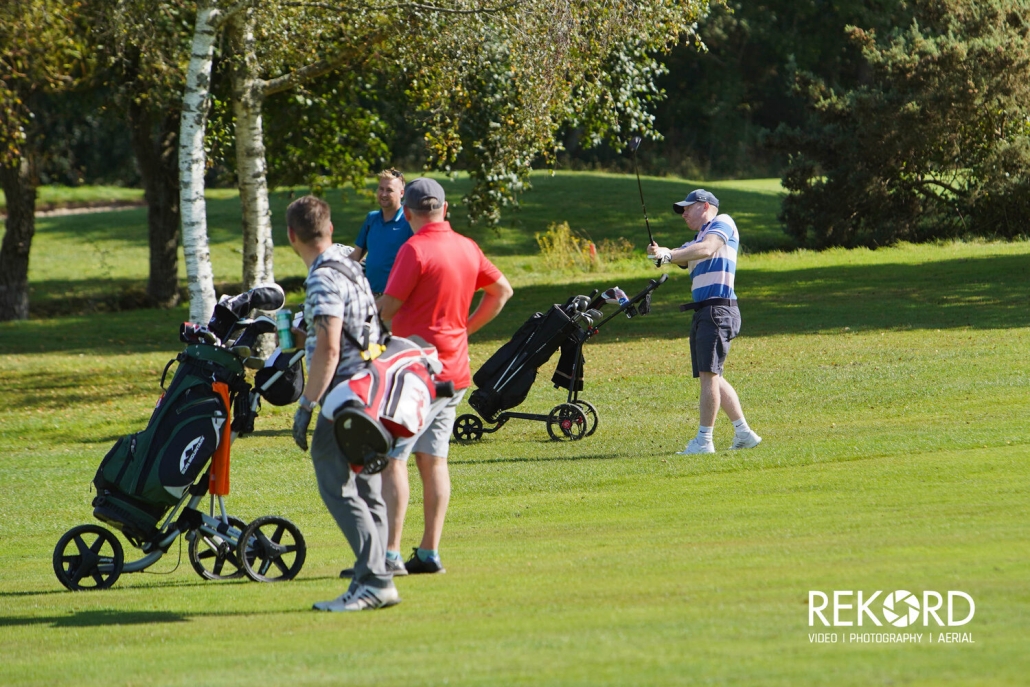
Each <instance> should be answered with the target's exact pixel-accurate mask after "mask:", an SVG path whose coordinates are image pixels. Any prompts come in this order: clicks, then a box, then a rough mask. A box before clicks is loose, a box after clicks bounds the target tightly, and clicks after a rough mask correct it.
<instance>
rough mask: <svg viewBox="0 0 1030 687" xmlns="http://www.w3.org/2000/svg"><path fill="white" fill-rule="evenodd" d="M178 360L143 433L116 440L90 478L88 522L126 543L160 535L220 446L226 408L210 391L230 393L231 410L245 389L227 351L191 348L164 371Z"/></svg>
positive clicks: (239, 367)
mask: <svg viewBox="0 0 1030 687" xmlns="http://www.w3.org/2000/svg"><path fill="white" fill-rule="evenodd" d="M175 361H178V363H179V366H178V369H176V371H175V375H174V376H173V378H172V381H171V383H170V384H169V386H168V388H167V390H166V391H165V393H164V394H163V395H162V396H161V398H160V400H159V401H158V404H157V407H156V408H155V409H154V413H153V414H152V415H151V416H150V422H149V423H148V424H147V427H146V429H144V430H142V431H140V432H136V433H135V434H129V435H127V436H124V437H122V438H121V439H119V440H118V441H117V442H116V443H115V445H114V446H113V447H112V448H111V450H110V451H108V453H107V455H106V456H104V460H103V461H102V462H101V463H100V467H99V469H98V470H97V474H96V477H95V478H94V479H93V484H94V485H95V486H96V489H97V496H96V498H95V499H94V500H93V507H94V510H93V515H94V516H95V517H96V518H97V519H99V520H102V521H104V522H106V523H108V524H110V525H112V526H113V527H115V528H117V529H119V530H121V531H122V533H123V534H125V536H126V537H128V538H129V539H130V540H136V541H140V542H144V541H147V540H148V539H150V538H151V537H152V536H153V535H154V534H155V533H156V532H157V527H158V526H159V524H160V520H161V518H162V517H163V516H164V515H165V514H166V513H167V512H168V510H169V509H170V508H171V507H172V506H174V505H175V504H177V503H178V502H179V500H180V499H181V498H182V496H183V494H184V493H185V492H186V490H187V489H189V488H190V487H191V486H192V485H193V483H194V482H196V481H197V478H198V477H199V476H200V475H201V473H202V472H203V471H204V468H206V467H207V465H208V462H209V461H210V459H211V456H212V454H213V453H214V452H215V449H216V448H217V447H218V444H219V442H220V441H222V437H223V436H224V435H223V428H224V426H225V423H226V421H227V420H228V418H229V407H227V406H226V403H225V401H224V399H223V397H222V396H221V394H219V393H218V392H217V391H215V389H214V388H213V386H212V385H213V384H214V383H215V382H222V383H224V384H226V385H227V386H228V387H229V390H230V402H229V404H230V406H231V405H232V399H234V398H235V397H237V396H238V395H239V394H240V393H241V392H242V393H243V394H244V396H246V392H247V391H249V389H250V386H249V385H248V384H247V382H246V380H245V377H244V370H243V364H242V362H241V361H240V359H239V358H238V357H236V356H235V355H234V354H233V353H232V352H230V351H228V350H225V349H224V348H220V347H217V346H212V345H206V344H193V345H190V346H188V347H187V348H186V350H185V351H183V352H182V353H180V354H179V355H178V357H177V358H175V360H172V361H169V363H168V367H170V366H171V364H172V363H173V362H175ZM168 367H166V368H165V374H167V372H168ZM161 386H162V388H163V387H164V375H162V378H161Z"/></svg>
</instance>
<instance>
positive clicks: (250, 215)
mask: <svg viewBox="0 0 1030 687" xmlns="http://www.w3.org/2000/svg"><path fill="white" fill-rule="evenodd" d="M231 28H232V38H233V47H234V48H235V51H236V54H237V56H238V58H239V62H238V65H237V67H236V69H234V70H233V114H234V115H235V117H236V124H235V128H236V170H237V176H238V179H239V185H240V206H241V208H242V212H243V288H244V289H249V288H251V287H252V286H254V285H255V284H259V283H262V282H270V281H275V274H274V272H273V269H272V248H271V246H272V219H271V211H270V210H269V206H268V180H267V176H266V174H267V169H266V163H265V140H264V131H263V129H262V124H261V106H262V102H263V100H264V90H263V89H264V85H265V84H264V82H263V81H261V79H260V77H259V74H258V70H259V66H258V61H257V56H256V54H255V51H254V19H253V15H252V13H251V12H240V13H239V14H237V15H236V16H234V17H233V19H232V21H231Z"/></svg>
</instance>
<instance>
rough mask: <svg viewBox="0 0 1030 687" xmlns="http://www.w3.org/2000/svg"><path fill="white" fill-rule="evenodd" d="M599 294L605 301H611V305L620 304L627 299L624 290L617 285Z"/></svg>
mask: <svg viewBox="0 0 1030 687" xmlns="http://www.w3.org/2000/svg"><path fill="white" fill-rule="evenodd" d="M601 295H602V296H604V300H605V302H606V303H611V304H612V305H622V304H623V303H625V302H626V301H628V300H629V296H627V295H626V292H625V291H623V290H622V289H620V288H619V287H618V286H613V287H612V288H610V289H608V290H607V291H605V292H604V293H603V294H601Z"/></svg>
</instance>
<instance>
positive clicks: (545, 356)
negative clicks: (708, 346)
mask: <svg viewBox="0 0 1030 687" xmlns="http://www.w3.org/2000/svg"><path fill="white" fill-rule="evenodd" d="M666 279H668V276H667V275H662V276H661V277H660V278H659V279H657V280H655V279H652V280H650V282H649V283H648V285H647V286H645V287H644V289H643V290H642V291H640V292H639V293H638V294H637V295H635V296H633V297H632V298H630V297H628V296H627V295H626V294H625V293H624V292H623V291H622V289H620V288H618V287H613V288H611V289H608V290H606V291H605V292H604V293H598V291H596V290H595V291H594V292H593V293H592V294H590V295H589V296H582V295H580V296H572V297H571V298H569V299H568V300H567V301H566V302H565V304H564V305H552V306H551V308H550V309H549V310H547V311H546V312H538V313H535V314H534V315H533V316H532V317H530V318H529V319H528V320H526V322H525V323H523V325H522V326H521V327H519V328H518V330H517V331H516V332H515V334H514V336H512V337H511V340H510V341H508V342H507V343H506V344H504V345H503V346H501V347H500V348H499V349H498V350H497V352H496V353H494V354H493V355H492V356H490V358H489V359H488V360H487V361H486V362H485V363H483V365H482V366H481V367H480V368H479V369H478V370H477V371H476V373H475V374H474V375H473V376H472V381H473V383H474V384H475V385H476V387H477V388H476V389H475V391H473V392H472V394H471V395H470V396H469V399H468V402H469V405H470V406H472V408H473V410H475V411H476V412H477V413H478V414H479V415H478V416H477V415H474V414H471V413H466V414H464V415H459V416H458V417H457V418H455V421H454V430H453V436H454V439H455V440H456V441H458V442H459V443H462V444H467V443H471V442H475V441H479V440H480V439H481V438H482V437H483V434H484V433H491V432H496V431H497V430H498V429H500V428H501V427H503V426H504V425H505V423H507V422H508V420H511V419H519V420H535V421H538V422H544V423H546V424H547V433H548V434H549V435H550V436H551V439H552V440H554V441H576V440H579V439H582V438H583V437H588V436H590V435H591V434H593V433H594V431H595V430H596V429H597V423H598V413H597V409H596V408H595V407H594V406H593V405H592V404H591V403H589V402H588V401H585V400H583V399H581V398H580V397H579V392H580V391H582V390H583V365H584V358H583V344H584V343H586V342H587V341H588V340H589V339H591V338H592V337H594V336H596V335H597V333H598V331H599V330H600V329H601V327H603V326H604V325H605V324H606V323H607V322H609V321H611V319H612V318H613V317H616V316H617V315H619V314H625V315H626V317H628V318H633V317H636V316H637V315H646V314H647V313H648V312H650V310H651V294H652V293H653V292H654V290H655V289H657V288H658V287H659V286H661V285H662V284H664V283H665V281H666ZM606 304H613V305H617V306H618V307H617V308H616V310H615V311H614V312H612V313H611V314H610V315H608V316H607V317H605V316H604V315H603V314H602V313H601V310H600V309H601V308H603V307H604V306H605V305H606ZM559 349H561V357H560V358H559V359H558V366H557V368H556V369H555V371H554V374H553V375H552V376H551V382H552V383H553V384H554V386H555V388H562V389H568V392H569V393H568V398H567V400H566V401H565V402H564V403H560V404H558V405H556V406H554V407H553V408H552V409H551V411H550V412H549V413H547V414H546V415H545V414H542V413H523V412H512V411H511V410H510V409H512V408H515V407H516V406H518V405H520V404H521V403H522V402H523V401H525V400H526V397H527V396H528V395H529V390H530V389H531V388H532V387H533V383H534V382H535V381H536V375H537V371H538V370H539V368H540V367H541V366H542V365H544V364H545V363H546V362H547V361H548V360H550V359H551V356H553V355H554V353H555V352H556V351H557V350H559ZM480 418H482V419H480ZM484 420H485V421H486V422H489V423H492V424H494V426H493V427H485V426H484V425H483V421H484Z"/></svg>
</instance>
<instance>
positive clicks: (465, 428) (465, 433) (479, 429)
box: [453, 413, 483, 444]
mask: <svg viewBox="0 0 1030 687" xmlns="http://www.w3.org/2000/svg"><path fill="white" fill-rule="evenodd" d="M453 434H454V438H455V439H456V440H457V442H458V443H459V444H471V443H473V442H476V441H479V440H480V439H482V438H483V421H482V420H480V419H479V418H478V417H476V416H475V415H472V414H471V413H466V414H465V415H459V416H458V419H457V420H455V421H454V432H453Z"/></svg>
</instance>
